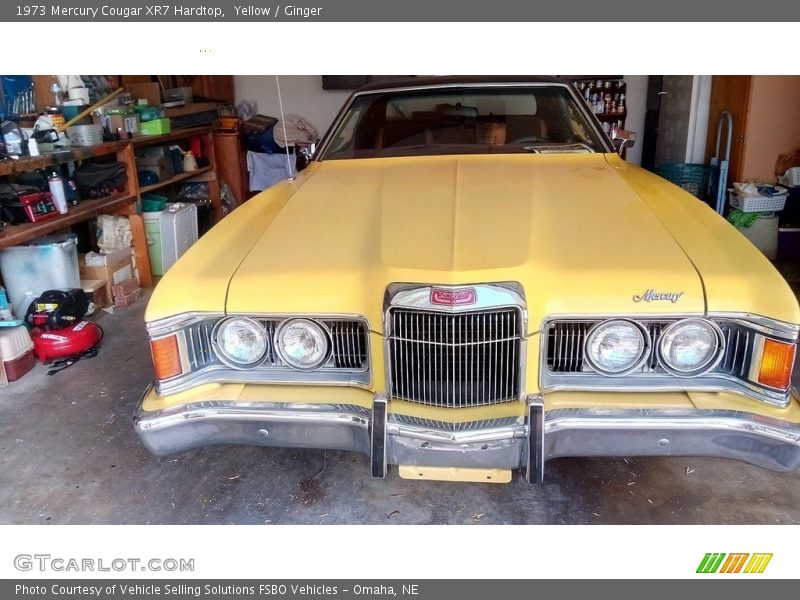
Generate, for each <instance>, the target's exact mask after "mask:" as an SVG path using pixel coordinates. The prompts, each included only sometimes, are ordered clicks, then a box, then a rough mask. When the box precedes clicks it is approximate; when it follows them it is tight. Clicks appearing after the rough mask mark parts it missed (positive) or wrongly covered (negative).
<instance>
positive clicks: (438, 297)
mask: <svg viewBox="0 0 800 600" xmlns="http://www.w3.org/2000/svg"><path fill="white" fill-rule="evenodd" d="M477 301H478V292H477V291H476V290H475V288H454V289H449V290H445V289H442V288H432V289H431V304H439V305H441V306H461V305H463V304H475V302H477Z"/></svg>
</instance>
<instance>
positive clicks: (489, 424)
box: [391, 414, 522, 432]
mask: <svg viewBox="0 0 800 600" xmlns="http://www.w3.org/2000/svg"><path fill="white" fill-rule="evenodd" d="M391 419H392V422H393V423H397V424H398V425H411V426H414V427H424V428H427V429H434V430H437V431H453V432H461V431H483V430H485V429H492V428H496V427H511V426H513V425H517V424H519V423H520V421H521V419H522V417H499V418H497V419H484V420H481V421H466V422H464V423H450V422H449V421H434V420H432V419H421V418H419V417H411V416H408V415H398V414H393V415H392V417H391Z"/></svg>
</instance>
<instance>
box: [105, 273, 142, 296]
mask: <svg viewBox="0 0 800 600" xmlns="http://www.w3.org/2000/svg"><path fill="white" fill-rule="evenodd" d="M138 289H139V282H138V281H136V280H135V279H134V278H133V277H131V278H130V279H126V280H125V281H123V282H121V283H117V284H115V285H114V286H113V287H112V288H111V293H112V294H113V296H114V299H115V300H116V299H117V298H119V297H120V296H129V295H130V294H131V293H133V292H135V291H136V290H138Z"/></svg>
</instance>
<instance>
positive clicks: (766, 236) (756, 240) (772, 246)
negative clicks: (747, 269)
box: [737, 214, 778, 260]
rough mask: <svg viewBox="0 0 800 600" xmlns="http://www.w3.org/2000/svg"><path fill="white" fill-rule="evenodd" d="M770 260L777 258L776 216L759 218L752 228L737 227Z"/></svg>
mask: <svg viewBox="0 0 800 600" xmlns="http://www.w3.org/2000/svg"><path fill="white" fill-rule="evenodd" d="M737 229H738V230H739V231H741V232H742V235H744V237H746V238H747V239H748V240H750V241H751V242H752V243H753V245H754V246H755V247H756V248H758V249H759V250H761V252H763V253H764V256H766V257H767V258H768V259H770V260H775V259H776V258H777V257H778V215H776V214H773V215H772V216H769V217H759V218H758V219H757V220H756V222H755V223H753V226H752V227H737Z"/></svg>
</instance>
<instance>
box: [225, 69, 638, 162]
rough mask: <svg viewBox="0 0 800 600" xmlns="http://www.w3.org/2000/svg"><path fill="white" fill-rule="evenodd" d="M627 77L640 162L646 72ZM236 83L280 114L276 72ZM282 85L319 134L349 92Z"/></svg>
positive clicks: (313, 78) (316, 79)
mask: <svg viewBox="0 0 800 600" xmlns="http://www.w3.org/2000/svg"><path fill="white" fill-rule="evenodd" d="M624 78H625V82H626V84H627V94H626V102H627V103H628V116H627V118H626V121H625V126H626V127H627V128H628V129H630V130H631V131H635V132H636V133H637V134H638V135H639V140H638V141H637V143H636V145H634V147H633V148H631V149H630V150H629V151H628V154H627V157H628V160H629V161H630V162H633V163H635V164H637V165H638V164H639V162H640V161H641V157H642V137H641V136H642V135H644V115H645V110H646V106H645V102H646V100H647V75H625V76H624ZM233 83H234V93H235V95H236V102H241V101H242V100H247V101H249V102H256V103H257V110H258V112H259V113H261V114H264V115H270V116H273V117H279V116H280V105H279V103H278V87H277V84H276V82H275V77H274V76H273V75H236V76H234V78H233ZM280 86H281V95H282V96H283V110H284V112H285V113H286V114H287V115H289V114H295V115H300V116H301V117H303V118H305V119H306V120H307V121H308V122H309V123H311V125H313V126H314V128H315V129H316V130H317V133H319V135H322V134H324V133H325V131H326V130H327V128H328V126H329V125H330V124H331V122H332V121H333V119H334V117H335V116H336V113H337V112H338V111H339V108H341V106H342V104H344V101H345V100H346V99H347V97H348V95H349V92H346V91H326V90H323V89H322V76H321V75H281V77H280Z"/></svg>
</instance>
